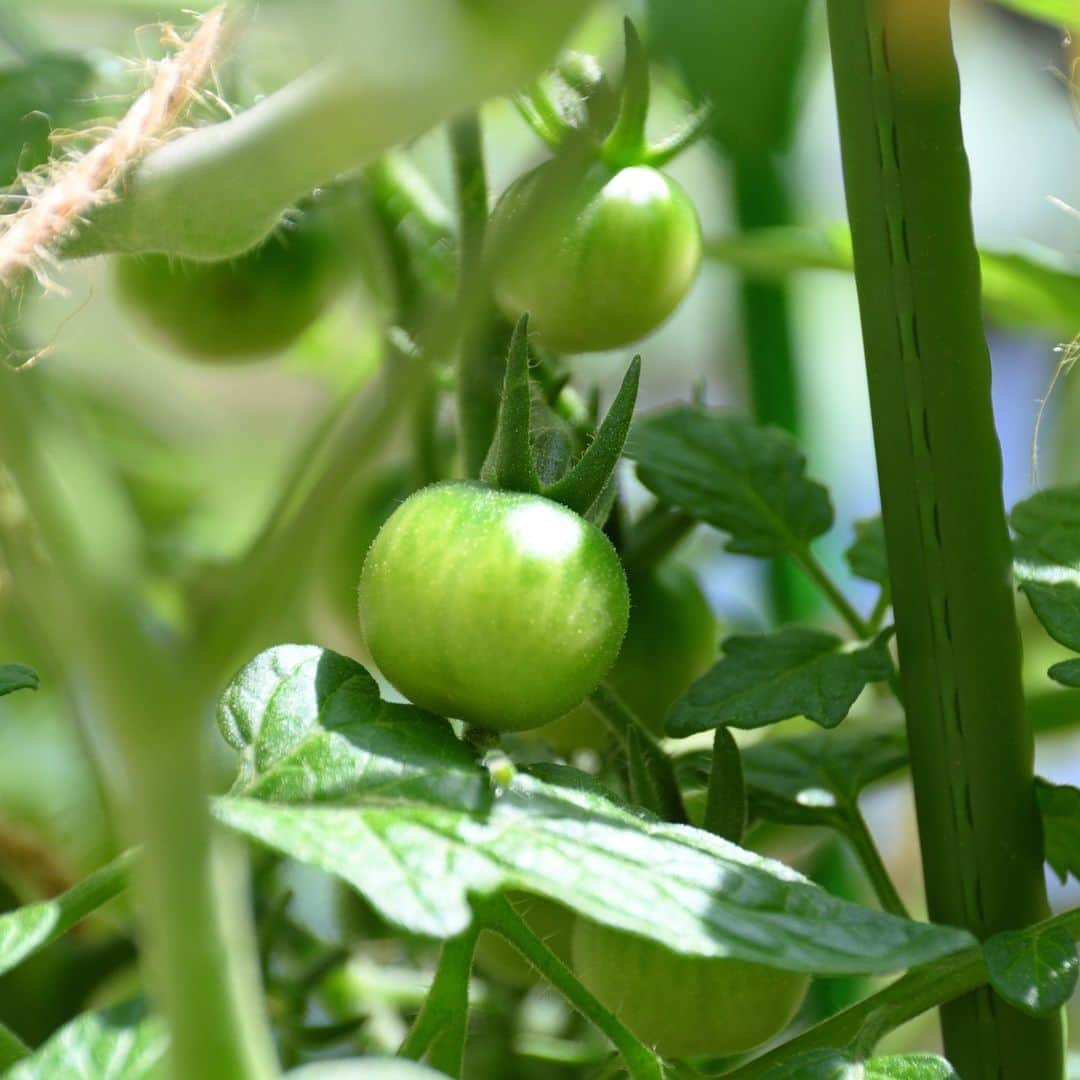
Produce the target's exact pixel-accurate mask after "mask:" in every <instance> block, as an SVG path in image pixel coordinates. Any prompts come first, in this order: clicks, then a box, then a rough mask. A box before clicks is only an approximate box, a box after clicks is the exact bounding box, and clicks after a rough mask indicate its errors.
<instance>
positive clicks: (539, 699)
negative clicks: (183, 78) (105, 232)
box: [116, 142, 806, 1057]
mask: <svg viewBox="0 0 1080 1080" xmlns="http://www.w3.org/2000/svg"><path fill="white" fill-rule="evenodd" d="M601 146H602V144H601V143H599V142H597V143H596V152H595V153H592V152H588V151H586V152H585V153H581V152H580V149H581V147H580V145H578V146H577V151H578V152H576V153H572V154H565V155H560V156H556V157H555V158H553V159H552V160H550V161H548V162H546V163H544V164H542V165H540V166H539V167H538V168H536V169H534V170H533V171H531V172H529V173H528V174H526V175H525V176H523V177H521V178H520V179H518V180H517V181H516V182H515V183H513V184H512V185H511V186H510V187H509V189H508V190H507V191H506V192H505V194H504V195H503V197H502V199H501V200H500V201H499V203H498V205H497V206H496V208H495V210H494V212H493V215H492V218H491V221H490V223H489V228H488V256H489V260H488V261H489V264H490V271H491V285H492V292H493V296H494V298H495V300H496V302H497V304H498V306H499V307H500V308H501V309H502V311H503V312H504V313H505V315H507V316H508V317H511V318H516V317H517V316H518V315H520V314H522V313H525V312H527V313H528V314H529V317H530V328H531V330H532V337H533V340H534V341H535V342H536V343H538V344H539V345H541V346H542V347H544V348H545V349H548V350H552V351H554V352H558V353H582V352H591V351H599V350H608V349H615V348H619V347H622V346H625V345H628V344H630V343H632V342H634V341H637V340H638V339H640V338H642V337H644V336H645V335H647V334H649V333H650V332H652V331H653V330H655V329H656V328H657V327H658V326H659V325H660V324H661V323H663V322H664V321H665V320H666V319H667V318H668V316H669V315H670V314H671V313H672V312H673V311H674V310H675V308H676V307H677V306H678V305H679V303H680V302H681V301H682V299H683V298H684V297H685V295H686V293H687V291H688V290H689V288H690V286H691V284H692V282H693V280H694V278H695V275H696V273H697V270H698V265H699V262H700V259H701V250H702V244H701V231H700V226H699V223H698V218H697V214H696V212H695V209H694V206H693V204H692V202H691V200H690V199H689V197H688V196H687V194H686V193H685V192H684V191H683V190H682V188H681V187H680V186H679V185H678V184H677V183H676V182H675V181H674V180H672V179H671V178H670V177H668V176H666V175H665V174H664V173H662V172H661V171H659V170H658V169H657V168H654V167H652V166H651V165H650V164H648V163H645V162H643V161H638V162H634V161H629V162H627V161H625V160H623V161H618V162H616V163H614V164H613V163H612V161H611V160H610V157H611V155H605V153H603V152H602V149H601ZM348 263H349V260H348V253H347V252H343V251H342V250H341V243H340V240H339V237H338V230H336V229H335V224H334V221H333V218H332V215H328V214H327V213H325V212H324V208H322V207H320V206H319V205H318V204H317V203H314V202H313V203H311V204H308V205H305V206H302V207H300V208H298V211H297V213H296V214H294V215H293V216H292V217H291V219H290V221H289V222H288V223H287V224H284V225H283V226H282V227H280V228H279V229H278V230H276V231H275V233H274V234H273V235H272V236H271V237H270V238H269V239H268V240H267V241H265V242H264V243H263V244H262V245H260V246H259V247H258V248H256V249H255V250H253V251H251V252H249V253H248V254H245V255H243V256H241V257H240V258H238V259H235V260H232V261H228V262H220V263H200V262H192V261H186V260H178V259H172V258H169V257H167V256H164V255H151V256H128V257H123V258H120V259H118V260H117V265H116V282H117V285H118V289H119V293H120V296H121V297H122V299H123V300H124V301H125V302H127V303H128V305H129V306H130V307H131V308H132V309H133V310H134V311H136V312H137V313H138V315H139V316H140V317H141V318H142V319H143V320H144V321H145V322H146V323H147V324H149V325H150V326H151V327H152V328H153V329H154V330H156V331H157V332H158V334H159V335H161V336H162V337H164V338H165V339H166V340H167V341H168V342H169V343H171V344H172V345H173V346H174V347H175V348H176V349H178V350H180V351H182V352H184V353H186V354H188V355H190V356H192V357H196V358H201V359H213V360H229V359H232V360H237V359H246V358H252V357H259V356H263V355H266V354H268V353H273V352H277V351H280V350H282V349H284V348H285V347H287V346H288V345H289V344H291V343H292V342H293V341H294V340H295V339H296V338H297V337H298V336H299V335H300V334H301V333H302V332H303V331H304V330H305V329H306V328H307V327H308V326H310V325H311V324H312V323H313V322H314V321H315V319H317V318H318V316H319V315H320V314H321V313H322V312H323V311H324V309H325V308H326V306H327V304H328V303H329V302H330V301H331V299H332V298H333V297H334V296H335V295H336V294H337V293H338V291H339V290H340V289H341V287H342V285H343V282H344V281H346V280H347V276H348V272H347V267H348ZM392 486H393V485H392ZM381 501H382V502H383V503H384V504H386V503H388V502H391V503H392V502H393V500H387V499H383V500H381ZM389 510H390V507H389V506H386V505H384V506H383V508H382V509H381V512H380V513H379V516H380V518H385V520H384V522H383V523H382V525H381V528H380V529H379V530H378V533H377V535H376V536H375V538H374V540H373V542H371V543H370V547H369V548H368V550H367V555H366V558H365V559H364V561H363V567H362V572H361V575H360V586H359V613H360V620H361V625H362V630H363V636H364V642H365V644H366V647H367V649H368V651H369V652H370V655H371V657H372V659H373V660H374V661H375V663H376V664H377V665H378V667H379V669H380V671H381V672H382V673H383V675H384V676H385V677H386V678H387V679H388V680H389V682H390V683H392V684H393V686H394V687H396V689H397V690H398V691H400V692H401V693H402V694H403V695H404V696H405V697H406V698H408V699H409V700H410V701H412V702H413V703H414V704H416V705H418V706H421V707H423V708H425V709H428V710H430V711H431V712H434V713H436V714H439V715H441V716H445V717H452V718H455V719H458V720H461V721H464V722H465V723H467V724H469V725H471V726H474V727H477V728H482V729H486V730H487V731H491V732H495V733H500V734H501V733H508V732H514V733H519V732H529V733H531V734H530V737H532V738H537V739H541V740H543V741H545V742H546V743H547V744H548V745H549V746H550V747H552V749H554V750H555V751H557V752H561V753H564V754H566V753H570V752H572V751H576V750H580V749H593V750H599V749H602V748H603V747H604V746H605V745H606V743H607V740H608V733H607V729H606V726H605V725H604V724H603V722H602V721H601V720H600V719H599V718H598V716H596V715H594V714H593V712H592V711H591V709H590V708H589V706H588V704H587V698H588V697H589V695H590V694H591V693H592V691H594V690H595V689H596V688H597V686H598V685H599V684H600V682H601V680H603V679H605V678H607V680H608V682H609V684H610V685H611V686H612V687H613V688H614V689H615V690H616V692H617V693H618V695H619V696H620V697H621V698H622V699H623V700H624V701H625V703H626V704H627V706H628V707H629V708H630V709H632V710H633V711H634V712H635V713H636V714H637V715H638V717H639V718H640V719H641V720H642V722H643V723H644V724H645V725H647V727H648V728H649V729H651V730H652V731H653V732H654V733H655V734H657V735H659V734H661V733H662V730H663V722H664V717H665V714H666V712H667V710H668V708H669V707H670V705H671V704H672V703H673V702H674V700H675V699H676V698H677V697H678V696H679V695H680V694H681V693H682V692H683V691H684V690H685V689H686V688H687V686H689V684H690V683H691V682H692V681H693V679H695V678H696V677H697V676H698V675H700V674H701V673H702V672H703V671H704V670H705V668H707V667H708V665H709V664H710V663H711V662H712V661H713V659H714V657H715V651H716V636H717V628H716V624H715V621H714V618H713V615H712V613H711V611H710V609H709V605H708V603H707V602H706V600H705V598H704V596H703V595H702V592H701V590H700V588H699V586H698V584H697V582H696V580H695V579H694V577H693V575H691V574H690V573H689V572H688V571H686V570H684V569H683V568H681V567H679V566H677V565H673V564H668V565H665V566H661V567H659V568H656V567H649V568H641V569H637V570H634V571H633V572H632V573H631V574H630V576H629V579H628V575H627V573H626V571H625V570H624V566H623V563H622V561H621V559H620V556H619V554H618V553H617V551H616V549H615V547H614V546H613V545H612V543H611V541H610V540H609V539H608V537H607V536H606V535H605V533H604V532H603V531H602V530H601V529H600V528H598V527H597V526H596V525H595V524H592V523H591V522H589V521H587V520H585V518H583V517H582V516H580V515H579V514H577V513H575V512H574V511H573V510H571V509H569V508H567V507H566V506H563V505H561V504H560V503H557V502H554V501H552V500H550V499H547V498H545V497H543V496H542V495H537V494H530V493H521V492H511V491H504V490H499V489H497V488H494V487H490V486H486V485H484V484H481V483H479V482H473V481H468V480H450V481H444V482H440V483H437V484H433V485H431V486H428V487H425V488H423V489H421V490H419V491H416V492H414V493H412V494H411V495H409V496H408V497H407V498H405V499H404V501H400V500H398V504H397V505H396V508H393V509H392V512H389ZM371 513H372V508H371V507H367V508H365V510H364V515H363V516H364V517H365V518H367V519H368V520H370V516H371ZM387 514H388V516H387ZM352 558H353V559H354V560H355V558H356V553H355V552H354V553H353V555H352ZM354 565H355V563H354ZM515 902H516V903H518V904H519V905H520V907H521V910H522V912H523V914H524V916H525V918H526V919H527V921H529V922H530V924H531V925H532V926H533V927H534V929H535V930H536V931H537V932H538V933H539V934H540V935H541V936H542V937H543V938H544V939H545V940H546V941H547V943H548V944H549V946H551V947H552V948H553V949H554V950H555V951H556V953H557V954H559V955H560V956H562V957H563V958H564V959H565V960H566V961H567V962H568V963H570V964H572V966H573V968H574V969H575V971H576V972H577V973H578V975H579V977H580V978H581V979H582V981H583V982H584V983H585V984H586V985H587V986H588V987H589V988H590V989H591V990H592V991H593V992H594V993H595V994H596V995H597V997H599V998H600V999H601V1000H602V1001H603V1002H604V1003H605V1004H607V1005H608V1006H609V1007H610V1008H612V1009H613V1010H614V1011H616V1012H617V1013H618V1015H619V1016H620V1017H621V1019H622V1020H623V1022H624V1023H626V1024H627V1026H628V1027H630V1028H631V1030H633V1031H634V1032H635V1033H636V1034H637V1035H638V1036H639V1037H640V1038H641V1039H643V1040H644V1041H646V1042H648V1043H649V1044H651V1045H653V1046H655V1047H657V1049H658V1050H659V1051H660V1052H661V1053H663V1054H665V1055H667V1056H672V1057H683V1056H687V1055H692V1054H699V1053H710V1054H722V1053H734V1052H737V1051H740V1050H744V1049H747V1048H749V1047H751V1046H754V1045H757V1044H758V1043H760V1042H762V1041H764V1040H765V1039H767V1038H769V1037H770V1036H771V1035H773V1034H775V1033H776V1032H777V1031H778V1030H779V1029H780V1028H782V1027H783V1026H784V1025H785V1024H786V1023H787V1022H788V1021H789V1020H790V1018H791V1016H792V1015H793V1013H794V1011H795V1010H796V1009H797V1007H798V1005H799V1003H800V1001H801V1000H802V997H803V994H804V992H805V986H806V979H805V977H804V976H801V975H793V974H790V973H785V972H781V971H777V970H774V969H771V968H767V967H764V966H761V965H757V964H750V963H745V962H742V961H738V960H735V959H730V958H723V959H708V958H701V957H692V956H684V955H680V954H678V953H676V952H673V951H671V950H668V949H665V948H662V947H661V946H659V945H656V944H654V943H650V942H648V941H645V940H643V939H640V938H635V937H630V936H628V935H626V934H624V933H620V932H618V931H615V930H612V929H610V928H605V927H601V926H597V925H595V924H593V923H590V922H587V921H585V920H583V919H576V920H575V919H574V918H573V916H572V915H571V913H570V912H569V911H567V910H566V909H564V908H562V907H560V906H559V905H557V904H554V903H553V902H552V901H549V900H541V899H538V898H534V897H517V898H516V899H515ZM478 962H479V963H480V964H481V965H482V966H485V967H486V969H487V970H489V971H490V972H491V973H492V974H494V975H495V976H496V977H500V978H503V979H505V980H506V981H508V982H511V983H517V984H519V985H521V984H522V983H525V982H528V981H530V980H531V979H532V977H533V976H532V974H531V971H530V969H528V967H527V965H525V964H524V963H523V962H522V961H521V960H520V959H518V958H517V957H516V954H512V951H510V950H508V948H507V947H506V945H505V944H504V943H501V942H496V941H494V940H492V941H485V940H483V939H482V940H481V947H480V949H479V951H478Z"/></svg>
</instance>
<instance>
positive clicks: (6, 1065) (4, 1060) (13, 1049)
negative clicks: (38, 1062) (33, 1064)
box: [0, 1022, 33, 1069]
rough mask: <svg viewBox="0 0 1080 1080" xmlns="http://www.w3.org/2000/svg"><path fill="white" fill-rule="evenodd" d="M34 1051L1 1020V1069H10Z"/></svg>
mask: <svg viewBox="0 0 1080 1080" xmlns="http://www.w3.org/2000/svg"><path fill="white" fill-rule="evenodd" d="M31 1053H33V1051H32V1050H31V1049H30V1047H29V1046H27V1045H26V1043H24V1042H23V1041H22V1039H20V1038H19V1036H18V1035H16V1034H15V1032H14V1031H12V1030H11V1028H9V1027H8V1026H7V1024H4V1023H2V1022H0V1069H10V1068H11V1066H12V1065H16V1064H18V1062H20V1061H22V1059H23V1058H24V1057H29V1056H30V1054H31Z"/></svg>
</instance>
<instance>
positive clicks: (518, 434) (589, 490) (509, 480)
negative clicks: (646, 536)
mask: <svg viewBox="0 0 1080 1080" xmlns="http://www.w3.org/2000/svg"><path fill="white" fill-rule="evenodd" d="M528 332H529V316H528V314H527V313H526V314H524V315H522V316H521V318H520V319H518V322H517V325H516V326H515V327H514V333H513V336H512V337H511V339H510V348H509V350H508V351H507V356H506V375H505V378H504V380H503V389H502V396H501V399H500V402H499V415H498V420H497V423H496V428H495V437H494V438H493V439H492V443H491V448H490V449H489V451H488V455H487V458H486V460H485V461H484V466H483V469H482V470H481V473H480V478H481V480H482V481H483V482H484V483H486V484H490V485H492V486H493V487H498V488H502V489H503V490H506V491H521V492H524V493H526V494H530V495H543V496H544V498H546V499H550V500H552V501H553V502H558V503H562V505H563V506H566V507H568V508H569V509H571V510H573V511H574V512H575V513H577V514H580V515H581V516H582V517H584V518H585V519H586V520H588V521H591V522H593V524H603V522H604V520H605V519H606V518H607V515H608V513H609V512H610V509H611V501H612V500H611V499H609V498H607V497H606V496H607V495H608V493H609V492H610V491H611V487H612V483H613V477H614V475H615V468H616V466H617V465H618V463H619V458H620V457H621V456H622V452H623V446H624V445H625V443H626V437H627V435H628V434H629V432H630V421H631V419H632V417H633V415H634V405H635V403H636V402H637V391H638V382H639V379H640V374H641V357H640V356H635V357H634V359H633V360H632V361H631V362H630V366H629V367H628V368H627V370H626V375H625V376H624V377H623V381H622V385H621V386H620V387H619V392H618V393H617V394H616V395H615V399H614V401H613V402H612V403H611V407H610V408H609V409H608V411H607V414H606V415H605V417H604V419H603V421H602V422H601V423H600V426H599V427H598V428H597V430H596V435H595V437H594V438H593V440H592V442H591V443H590V444H589V445H588V447H587V448H586V449H585V452H584V453H583V454H582V455H581V457H580V458H578V460H577V461H576V462H574V463H573V464H572V465H571V466H570V467H569V468H568V469H567V470H566V472H564V473H563V475H562V476H560V477H558V478H557V479H555V480H553V481H552V482H550V483H544V482H543V481H542V480H541V479H540V472H539V470H538V469H537V462H536V456H535V451H534V448H533V443H532V439H531V432H532V394H531V390H530V384H529V345H528Z"/></svg>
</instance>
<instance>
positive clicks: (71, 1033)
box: [4, 1001, 168, 1080]
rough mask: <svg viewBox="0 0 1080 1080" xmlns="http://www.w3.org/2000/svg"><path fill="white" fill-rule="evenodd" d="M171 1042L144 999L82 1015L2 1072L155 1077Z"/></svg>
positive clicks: (93, 1078) (91, 1078) (30, 1076)
mask: <svg viewBox="0 0 1080 1080" xmlns="http://www.w3.org/2000/svg"><path fill="white" fill-rule="evenodd" d="M167 1046H168V1035H167V1033H166V1031H165V1025H164V1024H163V1023H161V1021H160V1020H158V1019H157V1018H156V1017H151V1016H147V1014H146V1007H145V1005H144V1004H143V1003H142V1002H141V1001H131V1002H125V1003H124V1004H123V1005H116V1006H113V1007H112V1008H109V1009H104V1010H102V1011H101V1012H91V1013H83V1014H82V1015H81V1016H78V1017H76V1018H75V1019H74V1020H72V1021H71V1023H69V1024H65V1025H64V1027H62V1028H61V1029H60V1030H59V1031H58V1032H57V1033H56V1034H55V1035H53V1036H52V1038H50V1039H49V1040H48V1042H46V1043H45V1044H44V1045H43V1046H41V1047H40V1048H39V1049H37V1050H35V1051H34V1053H33V1054H31V1055H30V1057H28V1058H24V1059H23V1060H22V1061H20V1062H19V1064H18V1065H16V1066H15V1067H14V1068H13V1069H11V1070H10V1071H8V1072H7V1073H5V1074H4V1080H59V1078H60V1077H64V1080H152V1078H154V1077H157V1076H160V1066H161V1062H162V1059H163V1057H164V1055H165V1050H166V1047H167Z"/></svg>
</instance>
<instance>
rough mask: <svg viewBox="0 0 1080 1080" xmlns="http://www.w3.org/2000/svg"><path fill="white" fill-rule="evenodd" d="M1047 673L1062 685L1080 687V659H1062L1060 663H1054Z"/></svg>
mask: <svg viewBox="0 0 1080 1080" xmlns="http://www.w3.org/2000/svg"><path fill="white" fill-rule="evenodd" d="M1046 674H1047V675H1049V676H1050V678H1051V679H1053V680H1054V682H1059V683H1061V685H1062V686H1071V687H1074V688H1077V687H1080V660H1062V661H1061V663H1059V664H1052V665H1051V666H1050V670H1049V671H1047V673H1046Z"/></svg>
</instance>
